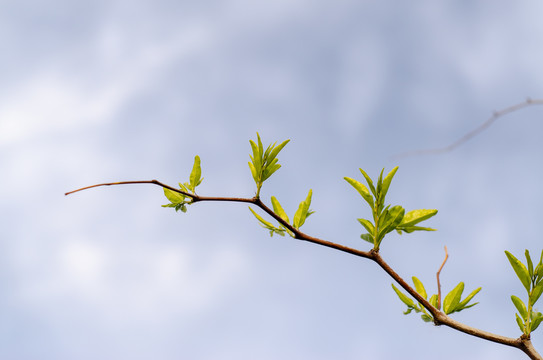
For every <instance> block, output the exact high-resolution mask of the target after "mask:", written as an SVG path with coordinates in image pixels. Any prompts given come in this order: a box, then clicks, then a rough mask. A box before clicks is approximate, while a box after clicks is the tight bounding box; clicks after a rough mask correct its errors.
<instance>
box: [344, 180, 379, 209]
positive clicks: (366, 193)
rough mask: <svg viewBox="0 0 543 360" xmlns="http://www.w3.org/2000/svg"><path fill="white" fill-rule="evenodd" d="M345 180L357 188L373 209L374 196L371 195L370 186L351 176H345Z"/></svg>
mask: <svg viewBox="0 0 543 360" xmlns="http://www.w3.org/2000/svg"><path fill="white" fill-rule="evenodd" d="M344 179H345V181H347V182H348V183H349V184H351V186H352V187H354V188H355V189H356V191H358V192H359V193H360V195H362V198H364V200H366V202H367V203H368V204H369V205H370V207H371V208H372V209H373V196H371V194H370V192H369V191H368V188H367V187H366V186H364V184H362V183H361V182H359V181H357V180H355V179H352V178H350V177H344Z"/></svg>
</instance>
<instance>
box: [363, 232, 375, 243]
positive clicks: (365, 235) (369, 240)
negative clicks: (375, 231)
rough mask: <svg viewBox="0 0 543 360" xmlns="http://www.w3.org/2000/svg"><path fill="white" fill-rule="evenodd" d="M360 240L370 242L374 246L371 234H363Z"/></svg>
mask: <svg viewBox="0 0 543 360" xmlns="http://www.w3.org/2000/svg"><path fill="white" fill-rule="evenodd" d="M360 238H361V239H362V240H366V241H367V242H369V243H370V244H374V240H373V236H372V235H370V234H362V235H360Z"/></svg>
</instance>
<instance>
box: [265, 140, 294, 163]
mask: <svg viewBox="0 0 543 360" xmlns="http://www.w3.org/2000/svg"><path fill="white" fill-rule="evenodd" d="M289 141H290V140H285V141H283V142H282V143H281V144H279V145H277V146H275V147H274V148H273V149H272V151H271V152H270V155H269V156H268V159H267V160H268V162H270V163H271V162H272V161H274V160H275V157H276V156H277V154H279V152H280V151H281V150H283V148H284V147H285V145H287V144H288V143H289ZM274 145H275V144H274Z"/></svg>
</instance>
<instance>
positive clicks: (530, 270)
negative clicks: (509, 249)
mask: <svg viewBox="0 0 543 360" xmlns="http://www.w3.org/2000/svg"><path fill="white" fill-rule="evenodd" d="M524 256H526V264H528V275H529V276H530V279H531V278H532V276H533V275H534V264H533V263H532V259H531V258H530V252H529V251H528V249H526V250H525V251H524Z"/></svg>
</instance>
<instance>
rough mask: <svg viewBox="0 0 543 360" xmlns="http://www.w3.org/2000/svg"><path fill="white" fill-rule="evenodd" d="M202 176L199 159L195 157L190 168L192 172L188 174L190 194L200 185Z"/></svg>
mask: <svg viewBox="0 0 543 360" xmlns="http://www.w3.org/2000/svg"><path fill="white" fill-rule="evenodd" d="M201 176H202V169H201V168H200V157H199V156H198V155H196V156H195V157H194V165H193V166H192V171H191V173H190V178H189V179H190V188H191V190H192V192H194V191H195V189H196V187H197V186H198V185H200V183H201V182H202V180H203V179H200V177H201Z"/></svg>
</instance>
